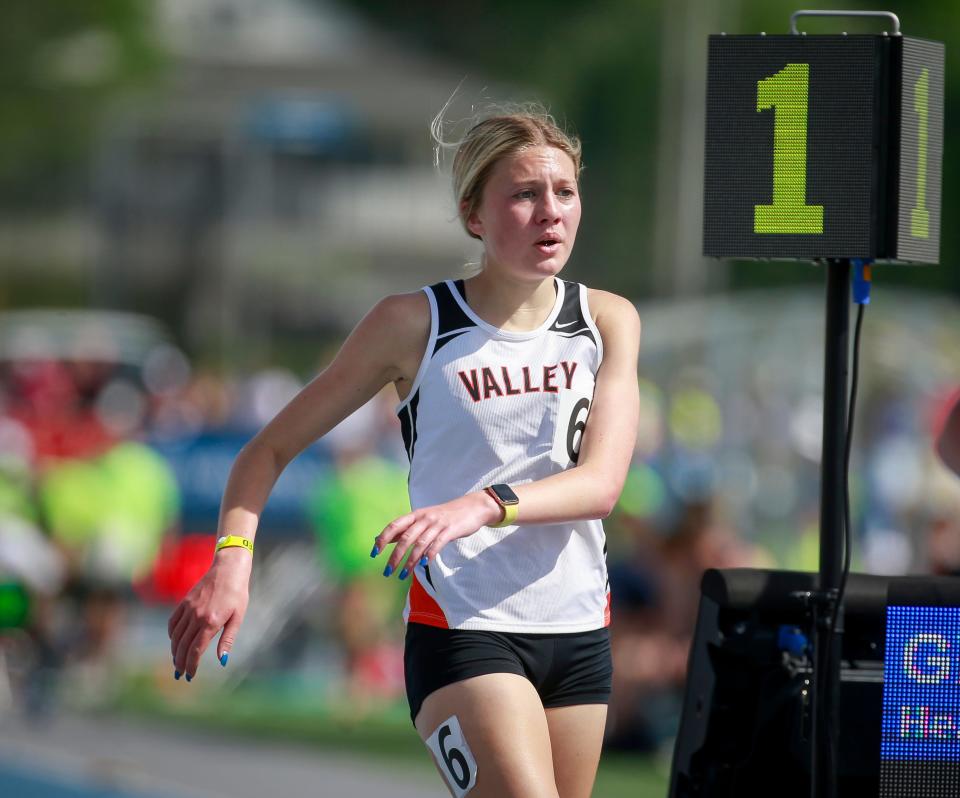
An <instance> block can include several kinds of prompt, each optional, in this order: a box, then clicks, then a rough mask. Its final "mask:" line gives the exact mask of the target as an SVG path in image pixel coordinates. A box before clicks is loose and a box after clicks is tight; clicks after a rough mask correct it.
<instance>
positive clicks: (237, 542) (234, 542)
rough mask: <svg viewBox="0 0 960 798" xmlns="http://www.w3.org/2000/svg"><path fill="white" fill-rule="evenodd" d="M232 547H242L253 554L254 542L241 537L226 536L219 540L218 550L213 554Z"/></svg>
mask: <svg viewBox="0 0 960 798" xmlns="http://www.w3.org/2000/svg"><path fill="white" fill-rule="evenodd" d="M230 546H242V547H243V548H245V549H246V550H247V551H249V552H250V553H251V554H253V541H252V540H247V539H246V538H242V537H240V536H239V535H224V536H223V537H219V538H217V548H216V550H215V551H214V552H213V553H214V554H216V553H217V552H218V551H220V549H226V548H229V547H230Z"/></svg>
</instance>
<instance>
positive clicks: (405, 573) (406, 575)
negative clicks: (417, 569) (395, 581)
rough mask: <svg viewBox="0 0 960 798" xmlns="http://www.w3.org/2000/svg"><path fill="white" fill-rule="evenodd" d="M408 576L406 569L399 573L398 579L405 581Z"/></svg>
mask: <svg viewBox="0 0 960 798" xmlns="http://www.w3.org/2000/svg"><path fill="white" fill-rule="evenodd" d="M409 575H410V572H409V571H408V570H407V569H406V568H404V569H403V570H402V571H400V579H406V578H407V577H408V576H409Z"/></svg>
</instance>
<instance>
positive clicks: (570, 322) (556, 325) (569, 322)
mask: <svg viewBox="0 0 960 798" xmlns="http://www.w3.org/2000/svg"><path fill="white" fill-rule="evenodd" d="M576 323H577V320H576V319H574V320H573V321H568V322H567V323H566V324H561V323H560V322H559V321H558V322H557V323H556V324H554V325H553V326H554V327H569V326H570V325H571V324H576Z"/></svg>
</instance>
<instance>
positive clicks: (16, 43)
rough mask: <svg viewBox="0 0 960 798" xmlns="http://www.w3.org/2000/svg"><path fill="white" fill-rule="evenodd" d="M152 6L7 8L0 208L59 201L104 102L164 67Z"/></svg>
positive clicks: (127, 2) (0, 34) (28, 2)
mask: <svg viewBox="0 0 960 798" xmlns="http://www.w3.org/2000/svg"><path fill="white" fill-rule="evenodd" d="M152 5H153V4H152V3H150V2H148V1H147V0H97V2H93V3H86V2H84V3H72V2H71V3H64V2H61V1H60V0H7V2H5V3H4V4H3V14H2V20H0V98H2V101H0V203H2V204H3V205H5V206H8V207H12V206H16V207H23V206H24V205H29V204H31V203H36V202H56V201H57V199H59V198H61V197H62V196H63V195H64V182H65V180H66V179H67V178H68V176H69V174H70V170H71V167H77V166H79V167H82V166H83V163H84V158H83V156H84V155H86V154H87V152H88V147H89V145H90V143H91V140H92V138H93V136H94V134H95V131H96V127H97V122H98V120H99V119H100V115H101V114H102V113H103V112H104V111H105V110H106V107H107V101H108V100H110V99H112V98H114V97H115V96H116V94H117V92H118V91H120V90H122V89H124V88H126V87H129V86H131V85H133V84H135V83H137V82H139V81H142V80H143V79H145V78H147V77H148V76H150V75H153V74H155V72H156V70H157V68H158V67H159V65H160V63H161V57H160V50H159V48H158V47H157V46H156V45H155V43H154V40H153V38H152V36H153V29H152V23H153V20H152Z"/></svg>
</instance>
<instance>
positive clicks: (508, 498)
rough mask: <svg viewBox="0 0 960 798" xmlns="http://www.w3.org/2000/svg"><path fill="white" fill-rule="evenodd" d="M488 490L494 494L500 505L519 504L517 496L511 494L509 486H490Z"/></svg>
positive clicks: (511, 490)
mask: <svg viewBox="0 0 960 798" xmlns="http://www.w3.org/2000/svg"><path fill="white" fill-rule="evenodd" d="M490 490H492V491H493V492H494V493H495V494H496V496H497V498H498V499H499V500H500V503H501V504H519V503H520V499H518V498H517V494H516V493H514V492H513V488H511V487H510V486H509V485H491V486H490Z"/></svg>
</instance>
